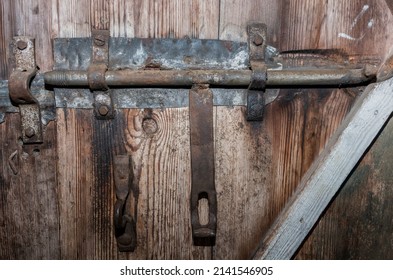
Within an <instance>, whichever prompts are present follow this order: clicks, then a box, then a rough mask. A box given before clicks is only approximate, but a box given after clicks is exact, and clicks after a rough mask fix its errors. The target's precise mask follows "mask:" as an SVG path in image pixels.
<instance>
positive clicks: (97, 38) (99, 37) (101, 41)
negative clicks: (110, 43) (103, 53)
mask: <svg viewBox="0 0 393 280" xmlns="http://www.w3.org/2000/svg"><path fill="white" fill-rule="evenodd" d="M94 44H95V45H96V46H99V47H102V46H103V45H105V37H104V36H102V35H96V36H94Z"/></svg>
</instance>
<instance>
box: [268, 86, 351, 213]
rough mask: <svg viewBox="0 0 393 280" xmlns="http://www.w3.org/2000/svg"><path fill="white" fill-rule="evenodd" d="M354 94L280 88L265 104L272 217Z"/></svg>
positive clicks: (331, 130)
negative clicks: (272, 98) (269, 157)
mask: <svg viewBox="0 0 393 280" xmlns="http://www.w3.org/2000/svg"><path fill="white" fill-rule="evenodd" d="M353 95H354V94H352V95H351V94H346V93H345V92H343V91H341V90H331V89H324V90H321V89H320V90H316V89H315V90H302V89H298V90H295V89H293V90H281V93H280V95H279V97H278V98H277V100H276V101H275V102H274V103H273V104H271V105H269V106H268V110H267V114H268V120H270V122H269V123H268V125H269V126H268V128H267V129H268V131H269V132H270V133H271V135H272V136H271V137H272V151H273V155H272V175H271V176H272V178H273V180H272V187H271V191H272V193H271V196H272V201H274V204H272V205H271V207H270V208H269V209H270V211H269V219H271V220H272V219H274V218H275V217H276V216H277V214H278V213H279V212H280V211H281V209H282V208H283V207H284V205H285V204H286V201H287V199H288V198H289V197H290V196H291V194H292V193H293V192H294V191H295V189H296V186H297V184H298V182H299V181H300V180H301V178H302V176H303V174H304V173H305V172H306V171H307V169H308V168H309V167H310V165H311V163H312V161H313V160H314V158H315V157H316V156H317V155H318V154H319V152H320V151H321V150H322V149H323V147H324V146H325V143H326V141H327V140H328V139H329V137H330V136H331V134H332V133H333V132H334V131H335V130H336V128H337V127H338V125H339V124H340V122H341V120H342V119H343V118H344V117H345V115H346V113H347V112H348V110H349V108H350V107H351V105H352V102H353V99H354V97H353Z"/></svg>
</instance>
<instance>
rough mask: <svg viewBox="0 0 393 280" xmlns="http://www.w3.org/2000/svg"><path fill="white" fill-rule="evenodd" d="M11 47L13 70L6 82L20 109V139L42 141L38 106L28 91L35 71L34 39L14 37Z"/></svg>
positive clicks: (28, 141) (34, 141)
mask: <svg viewBox="0 0 393 280" xmlns="http://www.w3.org/2000/svg"><path fill="white" fill-rule="evenodd" d="M11 49H12V53H13V57H12V59H13V60H14V61H13V64H14V70H13V71H12V73H11V75H10V77H9V82H8V87H9V96H10V99H11V101H12V102H13V103H14V104H15V105H17V106H18V107H19V110H20V116H21V124H22V140H23V143H25V144H37V143H42V141H43V137H42V124H41V111H40V106H39V104H38V101H37V99H36V98H35V97H34V96H33V95H32V94H31V92H30V82H31V80H32V79H33V78H34V76H35V75H36V73H37V66H36V62H35V49H34V39H32V38H29V37H26V36H19V37H14V39H13V41H12V43H11Z"/></svg>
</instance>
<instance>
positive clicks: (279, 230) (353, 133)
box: [254, 78, 393, 259]
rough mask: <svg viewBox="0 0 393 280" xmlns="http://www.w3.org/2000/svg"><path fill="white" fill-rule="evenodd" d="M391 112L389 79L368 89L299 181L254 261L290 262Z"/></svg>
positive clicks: (392, 100)
mask: <svg viewBox="0 0 393 280" xmlns="http://www.w3.org/2000/svg"><path fill="white" fill-rule="evenodd" d="M392 111H393V78H391V79H389V80H386V81H384V82H381V83H377V84H372V85H369V86H368V87H367V88H366V90H365V91H364V92H363V93H362V95H361V96H359V98H358V100H357V101H356V102H355V104H354V106H353V108H352V109H351V111H350V113H349V114H348V115H347V117H346V118H345V119H344V121H343V123H342V124H341V125H340V127H339V128H338V129H337V131H336V133H335V134H334V135H333V136H332V138H331V139H330V140H329V142H328V143H327V146H326V148H325V149H324V151H323V152H322V153H321V155H320V156H319V157H318V158H317V160H316V161H315V162H314V163H313V165H312V166H311V167H310V169H309V170H308V171H307V173H306V174H305V175H304V177H303V179H302V181H301V182H300V184H299V186H298V188H297V191H296V193H295V194H294V195H293V196H292V198H291V199H290V201H289V202H288V204H287V206H286V207H285V209H284V210H283V211H282V212H281V214H280V215H279V217H278V218H277V220H276V222H275V223H274V224H273V226H272V228H271V229H270V230H269V232H268V233H267V234H266V235H265V237H264V238H263V240H262V242H261V244H260V246H259V248H258V250H257V251H256V254H255V255H254V259H290V258H292V256H293V255H294V254H295V252H296V251H297V250H298V248H299V247H300V245H301V244H302V242H303V241H304V239H305V238H306V236H307V234H308V233H309V232H310V230H311V229H312V227H313V226H314V225H315V224H316V222H317V221H318V219H319V217H320V215H321V214H322V212H323V211H324V210H325V208H326V207H327V205H328V204H329V202H330V201H331V200H332V198H333V197H334V195H335V194H336V193H337V191H338V190H339V189H340V187H341V185H342V184H343V182H344V181H345V179H346V178H347V176H348V175H349V173H350V172H351V171H352V170H353V168H354V167H355V165H356V164H357V163H358V161H359V160H360V158H361V157H362V156H363V154H364V153H365V151H366V150H367V148H368V147H369V146H370V144H371V143H372V141H373V140H374V139H375V138H376V137H377V135H378V133H379V132H380V130H381V129H382V128H383V126H384V125H385V123H386V122H387V121H388V119H389V117H390V115H391V113H392Z"/></svg>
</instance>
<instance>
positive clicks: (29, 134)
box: [25, 126, 35, 138]
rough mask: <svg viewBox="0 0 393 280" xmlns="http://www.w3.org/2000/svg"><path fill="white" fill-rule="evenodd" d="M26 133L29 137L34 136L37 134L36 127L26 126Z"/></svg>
mask: <svg viewBox="0 0 393 280" xmlns="http://www.w3.org/2000/svg"><path fill="white" fill-rule="evenodd" d="M25 135H26V137H28V138H31V137H33V136H34V135H35V130H34V128H32V127H31V126H29V127H28V128H26V130H25Z"/></svg>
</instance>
